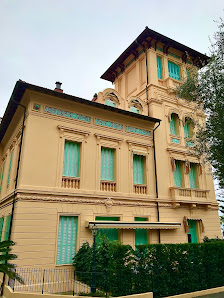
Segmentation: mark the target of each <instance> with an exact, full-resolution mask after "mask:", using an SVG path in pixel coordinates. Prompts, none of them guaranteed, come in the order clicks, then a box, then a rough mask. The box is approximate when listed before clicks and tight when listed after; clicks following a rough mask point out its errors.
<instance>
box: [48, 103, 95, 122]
mask: <svg viewBox="0 0 224 298" xmlns="http://www.w3.org/2000/svg"><path fill="white" fill-rule="evenodd" d="M44 111H45V113H48V114H51V115H57V116H62V117H66V118H70V119H74V120H79V121H84V122H87V123H90V121H91V118H90V117H88V116H85V115H80V114H76V113H71V112H67V111H64V110H60V109H55V108H51V107H47V106H46V107H45V110H44Z"/></svg>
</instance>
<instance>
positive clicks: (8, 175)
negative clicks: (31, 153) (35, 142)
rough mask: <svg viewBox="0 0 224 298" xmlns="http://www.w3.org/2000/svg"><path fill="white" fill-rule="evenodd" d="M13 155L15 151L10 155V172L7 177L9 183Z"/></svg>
mask: <svg viewBox="0 0 224 298" xmlns="http://www.w3.org/2000/svg"><path fill="white" fill-rule="evenodd" d="M12 157H13V152H12V153H11V155H10V162H9V172H8V179H7V185H9V180H10V174H11V168H12Z"/></svg>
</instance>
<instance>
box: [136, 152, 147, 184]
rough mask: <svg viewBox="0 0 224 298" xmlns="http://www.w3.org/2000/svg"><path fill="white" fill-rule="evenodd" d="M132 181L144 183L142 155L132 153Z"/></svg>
mask: <svg viewBox="0 0 224 298" xmlns="http://www.w3.org/2000/svg"><path fill="white" fill-rule="evenodd" d="M133 183H134V184H144V183H145V169H144V156H142V155H137V154H134V155H133Z"/></svg>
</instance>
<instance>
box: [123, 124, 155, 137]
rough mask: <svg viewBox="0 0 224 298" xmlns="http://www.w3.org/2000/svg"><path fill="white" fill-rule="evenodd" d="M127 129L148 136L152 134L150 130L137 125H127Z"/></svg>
mask: <svg viewBox="0 0 224 298" xmlns="http://www.w3.org/2000/svg"><path fill="white" fill-rule="evenodd" d="M126 131H127V132H132V133H136V134H139V135H143V136H148V137H149V136H150V134H151V132H150V131H148V130H144V129H140V128H136V127H132V126H126Z"/></svg>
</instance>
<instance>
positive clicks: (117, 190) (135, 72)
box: [0, 41, 221, 268]
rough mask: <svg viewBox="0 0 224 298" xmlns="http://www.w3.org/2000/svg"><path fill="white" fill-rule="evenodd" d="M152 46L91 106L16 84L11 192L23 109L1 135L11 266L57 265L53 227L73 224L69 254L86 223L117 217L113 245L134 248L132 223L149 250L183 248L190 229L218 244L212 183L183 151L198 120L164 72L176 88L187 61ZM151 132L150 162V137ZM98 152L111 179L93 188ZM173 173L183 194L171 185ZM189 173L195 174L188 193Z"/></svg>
mask: <svg viewBox="0 0 224 298" xmlns="http://www.w3.org/2000/svg"><path fill="white" fill-rule="evenodd" d="M155 43H156V41H153V42H152V43H151V44H150V45H149V46H148V47H146V46H145V51H143V50H142V48H141V46H139V45H138V46H137V48H136V50H135V52H133V53H131V54H130V55H128V57H127V58H126V59H124V61H123V62H122V66H121V65H120V66H117V68H116V75H115V76H114V80H113V81H114V89H112V88H108V89H106V90H104V91H102V92H99V93H98V95H97V97H95V98H94V100H93V101H92V102H90V101H86V100H83V99H79V98H76V97H73V96H70V95H67V94H64V93H63V92H62V91H61V90H48V89H45V88H42V87H37V86H34V85H30V84H27V83H25V82H21V81H20V82H17V85H16V87H15V89H14V93H13V94H14V97H13V98H14V100H16V101H17V102H18V101H19V102H20V104H22V105H24V106H25V107H26V119H25V128H24V136H23V143H22V150H21V160H20V168H19V176H18V186H17V189H16V192H15V193H14V187H15V178H16V169H17V165H18V156H19V147H20V144H21V132H22V120H23V109H22V107H20V106H17V104H16V103H15V102H11V104H10V105H9V109H8V110H7V111H6V113H5V115H4V117H3V120H2V123H1V126H0V132H1V143H0V169H1V177H2V179H1V193H0V208H1V209H0V217H4V222H3V226H2V231H1V232H2V239H3V238H4V236H5V231H6V230H7V229H8V226H7V224H6V218H7V216H8V215H10V214H11V213H12V200H13V197H14V196H15V209H14V215H13V222H12V234H11V239H12V240H13V241H15V242H16V244H17V245H16V246H15V247H14V248H13V252H14V253H15V254H17V256H18V259H17V260H16V263H17V265H18V266H25V267H29V266H34V267H38V266H42V267H43V266H45V267H46V268H47V267H49V268H54V267H56V266H64V265H65V263H64V264H61V263H60V261H59V262H58V261H57V251H58V245H59V242H58V237H59V234H60V233H61V232H60V233H59V230H60V229H61V226H60V225H61V224H62V223H60V218H61V219H62V218H64V219H65V218H72V217H73V218H75V221H76V226H75V229H76V232H75V233H74V237H73V241H74V246H75V248H74V249H75V251H77V250H78V249H79V247H80V246H81V245H82V243H83V242H85V241H88V242H92V234H91V231H90V229H89V227H90V225H89V223H90V222H94V221H96V220H97V217H98V218H99V217H102V218H104V219H105V218H107V219H106V220H109V218H110V217H111V218H114V217H116V218H118V223H116V224H117V226H116V227H115V228H116V229H117V230H118V239H119V240H120V241H122V242H123V243H125V244H130V245H132V246H133V247H134V246H135V237H136V229H137V228H139V226H137V225H135V220H136V218H144V220H145V221H144V223H145V224H146V225H145V226H144V230H145V229H146V231H147V232H146V235H147V236H146V237H147V242H148V243H158V242H159V238H160V242H161V243H185V242H188V241H189V236H188V234H189V231H188V230H187V229H188V227H187V225H188V224H187V223H189V220H191V221H193V222H195V225H196V226H195V231H196V237H197V242H201V241H202V239H203V238H204V236H208V237H210V238H214V237H216V236H219V237H221V229H220V223H219V216H218V204H217V202H216V199H215V192H214V185H213V180H212V176H211V175H210V174H209V171H208V170H207V169H205V168H204V167H203V165H202V164H201V161H200V160H198V159H197V158H196V157H195V156H194V155H192V154H191V152H190V151H189V146H187V144H189V143H187V142H190V138H186V137H185V131H184V126H185V122H186V119H187V118H191V119H192V121H193V120H194V119H200V121H203V119H204V115H203V113H202V112H201V111H195V109H194V107H193V106H192V105H191V104H188V103H187V102H185V101H183V100H181V99H178V98H177V97H176V95H175V87H176V85H178V84H180V83H181V81H179V80H176V79H174V78H171V77H170V73H169V69H168V63H169V62H171V63H173V64H175V65H177V66H178V67H179V71H180V77H181V80H182V79H184V78H185V77H186V71H187V69H189V70H190V68H191V65H192V63H193V62H194V57H193V54H194V53H193V54H192V56H190V58H189V62H187V61H186V60H185V61H183V60H184V59H183V52H181V51H180V50H178V49H175V48H171V47H170V48H169V51H168V50H167V48H165V50H164V44H163V43H161V42H158V43H156V44H155ZM142 45H146V42H145V44H144V42H142ZM161 49H162V50H161ZM170 53H171V54H170ZM157 57H159V58H160V61H161V73H162V78H158V60H157ZM181 57H182V58H181ZM146 59H147V71H146ZM191 59H192V60H191ZM191 61H192V62H191ZM147 81H148V84H147ZM146 87H147V88H146ZM21 90H22V91H21ZM147 98H148V99H147ZM108 100H109V105H113V106H115V107H113V106H112V107H110V106H109V105H108V102H106V101H108ZM131 107H133V108H134V109H135V112H130V109H131ZM136 112H137V113H136ZM172 115H175V117H177V118H176V119H177V120H176V134H175V135H173V134H171V131H170V122H171V121H172ZM159 120H161V122H160V121H159ZM159 123H160V126H159V127H158V128H157V129H156V130H155V132H154V135H155V138H154V139H155V160H154V142H153V130H154V129H155V128H156V127H157V126H158V124H159ZM193 129H194V128H193V126H192V131H193ZM66 142H67V143H71V144H78V146H79V150H80V151H79V157H78V159H79V160H78V175H67V176H66V175H64V168H63V167H65V166H63V165H64V164H65V162H66V161H65V155H66V153H65V143H66ZM103 148H107V149H109V150H110V152H113V158H114V159H113V165H112V167H113V171H114V172H113V179H102V151H103V150H104V149H103ZM134 156H140V157H141V160H142V161H143V166H142V169H143V172H144V173H143V174H142V175H143V176H144V183H135V181H134V175H135V174H134V171H135V165H134V162H133V160H134ZM155 164H156V172H157V175H156V176H155ZM178 165H179V166H180V172H181V180H182V181H181V183H182V186H176V185H175V179H174V177H175V174H174V172H175V171H176V170H177V166H178ZM190 165H194V167H195V181H196V182H195V183H196V187H194V188H193V187H192V186H191V185H190V180H189V175H190V170H189V168H190V167H191V166H190ZM3 168H4V173H3ZM75 176H76V177H75ZM1 177H0V178H1ZM156 180H157V191H156ZM158 212H159V218H158ZM158 219H159V222H160V223H161V224H159V223H158ZM150 223H152V224H151V226H150ZM156 223H157V224H158V225H157V226H156ZM169 223H170V224H174V227H173V228H170V227H169ZM110 224H111V222H110V221H109V222H107V223H105V227H104V228H110V227H111V226H110ZM147 225H148V226H147ZM153 225H154V226H153ZM112 227H114V226H112ZM72 229H73V228H72ZM65 230H66V228H65ZM61 231H62V230H61ZM158 231H160V235H159V233H158Z"/></svg>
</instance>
